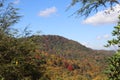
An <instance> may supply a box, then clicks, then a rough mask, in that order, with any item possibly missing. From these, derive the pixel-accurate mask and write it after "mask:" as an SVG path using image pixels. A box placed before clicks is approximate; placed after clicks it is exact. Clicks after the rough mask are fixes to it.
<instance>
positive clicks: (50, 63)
mask: <svg viewBox="0 0 120 80" xmlns="http://www.w3.org/2000/svg"><path fill="white" fill-rule="evenodd" d="M29 38H31V39H32V40H33V42H35V43H36V45H38V46H39V48H38V50H39V52H40V53H42V54H44V55H47V56H45V57H46V58H45V59H46V64H45V66H46V69H47V70H46V75H47V76H49V78H51V80H55V79H56V78H57V77H59V78H61V79H62V80H65V79H64V78H65V76H66V80H69V79H75V78H76V80H77V78H81V79H82V80H89V79H90V80H91V79H92V80H93V79H94V80H98V79H103V80H106V75H105V73H104V71H105V69H106V67H107V62H106V59H107V58H108V57H110V56H112V55H113V53H114V52H113V51H105V50H93V49H90V48H87V47H85V46H83V45H81V44H80V43H78V42H76V41H73V40H69V39H67V38H64V37H61V36H57V35H42V36H32V37H29ZM48 72H49V73H48ZM51 73H52V75H51ZM60 74H61V76H60ZM56 76H57V77H56ZM75 76H76V77H75ZM69 77H71V78H69ZM53 78H54V79H53Z"/></svg>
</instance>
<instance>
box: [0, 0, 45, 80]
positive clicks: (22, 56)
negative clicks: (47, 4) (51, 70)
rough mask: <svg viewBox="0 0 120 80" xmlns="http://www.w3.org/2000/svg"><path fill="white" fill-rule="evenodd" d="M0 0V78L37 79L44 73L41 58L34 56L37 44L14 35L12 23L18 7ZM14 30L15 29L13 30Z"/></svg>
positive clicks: (15, 19) (25, 34) (17, 16)
mask: <svg viewBox="0 0 120 80" xmlns="http://www.w3.org/2000/svg"><path fill="white" fill-rule="evenodd" d="M6 6H7V5H6V3H5V0H0V80H26V79H27V80H38V79H40V78H41V77H42V74H43V73H44V69H45V68H43V67H41V64H42V60H38V59H36V58H35V57H34V55H35V54H36V51H35V50H36V49H38V48H37V46H36V44H35V43H34V42H33V41H32V39H33V38H32V39H31V38H29V37H28V33H29V32H28V31H27V30H26V28H25V30H24V34H23V35H24V36H22V37H21V36H19V37H16V34H13V33H14V29H12V28H11V26H12V25H14V24H15V23H17V22H18V21H19V19H20V16H19V14H18V9H17V8H14V7H13V4H12V3H9V4H8V6H7V7H6ZM15 32H16V31H15Z"/></svg>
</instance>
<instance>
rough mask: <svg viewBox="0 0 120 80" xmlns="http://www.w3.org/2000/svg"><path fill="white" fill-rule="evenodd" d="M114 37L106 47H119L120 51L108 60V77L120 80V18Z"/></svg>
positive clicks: (113, 33) (111, 79)
mask: <svg viewBox="0 0 120 80" xmlns="http://www.w3.org/2000/svg"><path fill="white" fill-rule="evenodd" d="M112 35H113V36H114V37H115V38H114V39H112V40H109V41H108V44H107V45H106V47H109V46H111V45H113V46H114V45H117V47H118V51H117V52H116V54H114V55H113V56H112V57H110V58H109V59H108V64H109V66H108V69H107V75H108V78H109V80H120V16H119V21H118V24H117V26H115V27H114V30H113V32H112Z"/></svg>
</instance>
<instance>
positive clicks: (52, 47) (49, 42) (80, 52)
mask: <svg viewBox="0 0 120 80" xmlns="http://www.w3.org/2000/svg"><path fill="white" fill-rule="evenodd" d="M32 37H35V39H34V42H35V43H36V44H38V45H39V46H40V50H42V51H45V52H47V53H50V54H52V53H53V54H59V55H62V56H64V57H66V58H77V59H81V58H83V56H84V57H85V56H89V57H92V55H97V56H98V55H101V56H102V55H103V56H109V55H112V54H113V53H114V51H107V50H94V49H90V48H88V47H86V46H84V45H82V44H80V43H79V42H77V41H73V40H69V39H67V38H64V37H62V36H58V35H42V36H32ZM94 57H95V56H94Z"/></svg>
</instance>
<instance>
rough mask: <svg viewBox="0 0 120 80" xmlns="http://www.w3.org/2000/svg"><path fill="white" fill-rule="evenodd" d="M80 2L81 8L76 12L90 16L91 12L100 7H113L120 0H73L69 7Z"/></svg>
mask: <svg viewBox="0 0 120 80" xmlns="http://www.w3.org/2000/svg"><path fill="white" fill-rule="evenodd" d="M78 3H79V4H80V8H79V9H78V10H77V11H76V12H75V13H74V14H77V15H81V16H86V17H88V16H89V14H90V13H91V12H94V11H96V12H97V11H98V8H99V7H104V8H106V7H108V6H109V7H111V9H113V6H114V4H119V0H72V2H71V4H70V6H69V7H68V9H69V8H71V7H73V6H74V5H77V4H78ZM108 4H109V5H108Z"/></svg>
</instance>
